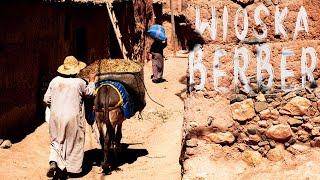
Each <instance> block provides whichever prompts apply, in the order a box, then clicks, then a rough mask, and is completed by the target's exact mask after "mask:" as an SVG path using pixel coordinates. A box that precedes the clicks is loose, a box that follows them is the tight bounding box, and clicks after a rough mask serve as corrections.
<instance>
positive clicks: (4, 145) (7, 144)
mask: <svg viewBox="0 0 320 180" xmlns="http://www.w3.org/2000/svg"><path fill="white" fill-rule="evenodd" d="M11 146H12V143H11V141H10V140H4V141H3V142H2V143H1V145H0V148H2V149H8V148H10V147H11Z"/></svg>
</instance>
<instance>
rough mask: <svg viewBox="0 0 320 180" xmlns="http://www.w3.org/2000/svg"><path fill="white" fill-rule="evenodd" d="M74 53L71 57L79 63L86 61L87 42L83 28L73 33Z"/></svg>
mask: <svg viewBox="0 0 320 180" xmlns="http://www.w3.org/2000/svg"><path fill="white" fill-rule="evenodd" d="M73 34H74V38H73V40H74V43H73V44H74V46H73V47H74V51H73V53H72V54H73V55H74V56H75V57H76V58H77V59H78V60H81V61H85V62H86V61H87V60H86V59H87V58H86V53H87V40H86V30H85V28H83V27H80V28H77V29H76V30H75V31H74V33H73Z"/></svg>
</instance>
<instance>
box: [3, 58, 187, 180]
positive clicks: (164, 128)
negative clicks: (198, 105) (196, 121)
mask: <svg viewBox="0 0 320 180" xmlns="http://www.w3.org/2000/svg"><path fill="white" fill-rule="evenodd" d="M186 68H187V60H186V59H181V58H180V59H179V58H175V59H173V58H169V60H167V61H165V74H164V78H165V79H167V81H168V82H164V83H161V84H153V83H152V82H151V80H150V79H149V77H150V75H151V63H150V62H149V63H147V65H146V67H145V83H146V87H147V89H148V92H149V94H150V96H151V97H152V98H153V99H154V100H156V101H157V102H159V103H160V104H163V105H164V107H161V106H159V105H157V104H156V103H154V102H152V101H151V100H150V98H148V97H146V99H147V107H146V108H145V110H144V111H143V113H142V117H143V119H139V118H138V117H134V118H132V119H129V120H126V121H125V122H124V125H123V139H122V143H123V146H124V149H123V152H122V154H121V159H120V160H119V167H118V170H116V171H113V172H112V174H111V175H108V176H102V175H101V174H99V167H98V166H97V162H98V160H99V157H100V155H101V154H100V151H99V150H98V148H99V146H98V144H97V143H96V141H95V139H94V136H93V134H91V132H90V128H89V126H87V134H86V146H85V151H86V152H85V166H84V173H83V174H82V175H81V176H80V177H79V179H111V178H112V179H173V180H175V179H181V167H180V165H179V162H178V161H179V156H180V149H181V129H182V121H183V111H184V109H183V101H182V99H181V92H182V94H184V93H183V92H184V89H185V87H186V85H185V84H183V82H180V81H181V80H180V79H183V78H184V77H185V74H186ZM48 153H49V135H48V125H47V124H46V123H44V124H42V125H41V126H40V127H38V128H37V129H36V130H35V132H33V133H32V134H30V135H28V136H27V137H26V138H25V139H23V140H22V141H21V142H19V143H16V144H14V145H13V146H12V147H11V148H10V149H0V161H1V163H0V179H47V177H46V175H45V174H46V170H47V168H48Z"/></svg>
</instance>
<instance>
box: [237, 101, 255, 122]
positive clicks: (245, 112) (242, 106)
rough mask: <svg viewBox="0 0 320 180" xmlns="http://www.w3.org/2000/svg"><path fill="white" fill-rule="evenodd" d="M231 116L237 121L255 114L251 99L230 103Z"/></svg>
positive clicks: (244, 119) (247, 118)
mask: <svg viewBox="0 0 320 180" xmlns="http://www.w3.org/2000/svg"><path fill="white" fill-rule="evenodd" d="M231 112H232V118H233V119H235V120H238V121H246V120H249V119H251V118H253V117H254V116H255V115H256V114H255V111H254V108H253V100H252V99H247V100H244V101H242V102H236V103H234V104H232V105H231Z"/></svg>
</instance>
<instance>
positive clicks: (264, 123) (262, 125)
mask: <svg viewBox="0 0 320 180" xmlns="http://www.w3.org/2000/svg"><path fill="white" fill-rule="evenodd" d="M258 125H259V126H260V127H263V128H267V127H268V123H267V121H258Z"/></svg>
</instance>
